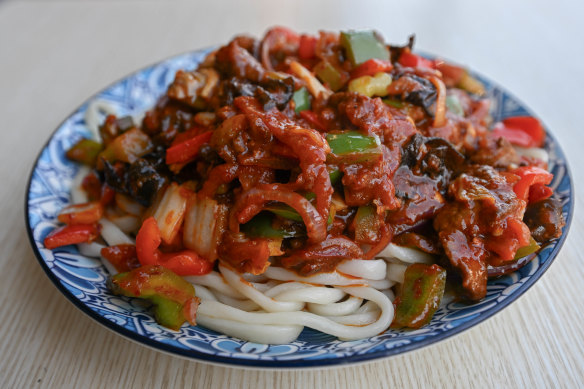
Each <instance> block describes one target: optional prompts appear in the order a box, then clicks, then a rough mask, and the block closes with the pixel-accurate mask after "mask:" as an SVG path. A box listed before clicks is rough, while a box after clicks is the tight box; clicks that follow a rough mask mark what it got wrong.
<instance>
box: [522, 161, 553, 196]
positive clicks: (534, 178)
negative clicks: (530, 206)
mask: <svg viewBox="0 0 584 389" xmlns="http://www.w3.org/2000/svg"><path fill="white" fill-rule="evenodd" d="M512 173H513V174H516V175H518V176H519V177H520V180H519V181H518V182H517V183H515V185H514V186H513V191H514V192H515V194H516V195H517V197H518V198H520V199H521V200H525V201H529V200H530V197H531V189H532V188H533V186H535V185H538V184H539V185H549V184H550V183H551V182H552V179H553V178H554V176H553V175H552V174H551V173H550V172H548V171H546V170H544V169H542V168H539V167H536V166H524V167H520V168H518V169H515V170H513V171H512ZM548 189H549V191H551V188H548ZM544 191H545V193H543V192H544ZM549 191H548V190H542V189H541V188H537V189H534V195H533V196H534V199H539V200H543V198H542V194H543V195H547V194H548V193H549V195H548V196H547V197H549V196H551V192H549ZM547 197H546V198H547Z"/></svg>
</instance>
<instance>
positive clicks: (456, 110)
mask: <svg viewBox="0 0 584 389" xmlns="http://www.w3.org/2000/svg"><path fill="white" fill-rule="evenodd" d="M446 107H448V110H449V111H450V112H452V113H453V114H455V115H457V116H464V109H462V105H460V100H458V97H456V96H454V95H448V96H446Z"/></svg>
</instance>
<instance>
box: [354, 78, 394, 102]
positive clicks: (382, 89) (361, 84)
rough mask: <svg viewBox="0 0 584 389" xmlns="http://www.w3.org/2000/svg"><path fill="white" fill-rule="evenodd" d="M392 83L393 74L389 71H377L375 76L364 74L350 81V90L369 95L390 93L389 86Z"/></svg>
mask: <svg viewBox="0 0 584 389" xmlns="http://www.w3.org/2000/svg"><path fill="white" fill-rule="evenodd" d="M390 84H391V76H390V75H389V74H387V73H377V74H376V75H375V76H373V77H372V76H362V77H359V78H355V79H353V80H351V82H349V92H357V93H361V94H362V95H365V96H367V97H373V96H380V97H384V96H387V95H388V91H387V87H388V86H389V85H390Z"/></svg>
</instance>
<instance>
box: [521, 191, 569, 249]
mask: <svg viewBox="0 0 584 389" xmlns="http://www.w3.org/2000/svg"><path fill="white" fill-rule="evenodd" d="M523 221H524V222H525V224H527V226H528V227H529V230H530V231H531V236H532V237H533V239H535V240H536V241H537V242H538V243H544V242H547V241H548V240H550V239H554V238H559V237H560V236H561V235H562V227H564V225H565V224H566V222H565V221H564V217H563V216H562V204H561V203H560V201H559V200H558V199H556V198H554V197H550V198H549V199H546V200H542V201H538V202H537V203H533V204H529V205H528V206H527V209H526V210H525V215H524V216H523Z"/></svg>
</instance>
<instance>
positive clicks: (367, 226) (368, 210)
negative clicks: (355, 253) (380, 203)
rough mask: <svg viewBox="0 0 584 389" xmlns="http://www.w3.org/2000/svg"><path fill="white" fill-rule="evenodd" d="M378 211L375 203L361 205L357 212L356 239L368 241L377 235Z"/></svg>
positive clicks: (355, 223) (355, 222)
mask: <svg viewBox="0 0 584 389" xmlns="http://www.w3.org/2000/svg"><path fill="white" fill-rule="evenodd" d="M377 220H378V219H377V211H376V210H375V207H374V206H373V205H365V206H361V207H359V208H358V209H357V213H356V214H355V221H354V225H355V241H357V242H368V241H371V240H374V238H375V236H377V229H378V225H377Z"/></svg>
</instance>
